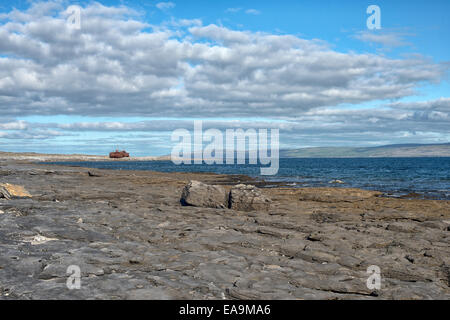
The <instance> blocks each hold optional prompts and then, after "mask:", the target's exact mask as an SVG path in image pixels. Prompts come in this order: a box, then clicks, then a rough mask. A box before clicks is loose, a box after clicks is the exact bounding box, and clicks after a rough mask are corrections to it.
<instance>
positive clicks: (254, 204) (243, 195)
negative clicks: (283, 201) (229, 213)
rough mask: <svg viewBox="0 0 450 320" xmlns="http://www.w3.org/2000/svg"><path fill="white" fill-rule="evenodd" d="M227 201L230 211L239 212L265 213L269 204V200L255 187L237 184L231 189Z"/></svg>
mask: <svg viewBox="0 0 450 320" xmlns="http://www.w3.org/2000/svg"><path fill="white" fill-rule="evenodd" d="M228 201H229V208H230V209H233V210H239V211H258V210H263V211H266V210H268V209H269V208H270V203H271V200H270V199H269V198H267V197H266V196H264V195H263V194H262V193H261V191H260V190H259V189H258V188H257V187H255V186H253V185H245V184H238V185H236V186H234V187H233V188H231V190H230V197H229V200H228Z"/></svg>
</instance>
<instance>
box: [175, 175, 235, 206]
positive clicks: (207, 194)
mask: <svg viewBox="0 0 450 320" xmlns="http://www.w3.org/2000/svg"><path fill="white" fill-rule="evenodd" d="M180 202H181V204H182V205H184V206H195V207H207V208H227V207H228V197H227V192H226V190H225V189H224V188H223V187H221V186H215V185H208V184H205V183H202V182H200V181H196V180H192V181H190V182H189V183H188V184H187V185H186V186H185V187H184V189H183V192H182V193H181V200H180Z"/></svg>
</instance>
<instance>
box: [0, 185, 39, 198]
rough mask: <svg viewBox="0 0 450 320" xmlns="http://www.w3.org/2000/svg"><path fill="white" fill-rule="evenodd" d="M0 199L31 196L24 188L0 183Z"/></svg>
mask: <svg viewBox="0 0 450 320" xmlns="http://www.w3.org/2000/svg"><path fill="white" fill-rule="evenodd" d="M0 198H6V199H13V198H31V194H29V193H28V191H27V190H25V188H24V187H22V186H17V185H14V184H9V183H0Z"/></svg>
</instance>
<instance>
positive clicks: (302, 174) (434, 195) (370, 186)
mask: <svg viewBox="0 0 450 320" xmlns="http://www.w3.org/2000/svg"><path fill="white" fill-rule="evenodd" d="M53 164H62V165H69V166H80V167H88V168H98V169H112V170H152V171H161V172H213V173H219V174H242V175H248V176H251V177H253V178H256V179H259V180H264V181H265V182H266V183H265V184H264V185H265V187H274V186H280V183H281V185H282V186H286V187H295V188H308V187H336V188H361V189H367V190H378V191H382V192H383V193H384V195H385V196H388V197H402V198H421V199H436V200H450V158H448V157H441V158H297V159H292V158H284V159H283V158H282V159H280V161H279V170H278V173H277V174H276V175H273V176H261V175H260V167H261V165H260V164H257V165H253V164H252V165H250V164H243V165H237V164H235V165H226V164H223V165H217V164H214V165H208V164H192V165H189V164H181V165H176V164H174V163H173V162H172V161H101V162H99V161H93V162H90V161H83V162H53Z"/></svg>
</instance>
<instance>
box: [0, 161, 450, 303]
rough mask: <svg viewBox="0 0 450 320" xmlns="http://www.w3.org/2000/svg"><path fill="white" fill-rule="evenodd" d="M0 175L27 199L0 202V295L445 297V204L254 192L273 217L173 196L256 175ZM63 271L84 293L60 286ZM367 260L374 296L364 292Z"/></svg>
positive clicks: (33, 169)
mask: <svg viewBox="0 0 450 320" xmlns="http://www.w3.org/2000/svg"><path fill="white" fill-rule="evenodd" d="M0 172H7V173H8V174H7V175H2V176H1V180H2V181H1V182H5V183H6V182H7V183H12V184H17V185H22V186H24V187H25V188H26V189H27V190H28V191H29V192H30V193H31V194H32V196H33V197H32V198H24V199H22V198H17V199H9V200H8V199H0V299H223V298H225V299H450V287H449V286H450V279H449V274H450V271H449V270H450V269H449V266H450V233H449V230H448V225H449V223H448V221H450V209H449V208H450V205H449V204H450V202H449V201H433V200H402V199H388V198H382V197H368V198H364V199H361V200H357V201H353V200H352V201H340V200H339V199H340V198H339V196H337V195H336V197H335V199H336V200H335V201H331V200H330V201H329V202H325V201H323V200H320V201H314V200H301V201H300V200H299V198H300V194H301V193H302V192H306V191H303V190H301V189H288V188H274V189H267V188H266V189H265V188H260V189H258V192H259V193H261V195H264V196H265V197H267V198H270V199H272V202H271V206H270V208H269V209H268V210H252V211H240V210H233V209H232V210H223V209H222V208H204V207H195V206H182V205H181V204H180V194H181V192H182V190H183V188H184V187H185V185H186V184H187V183H188V182H189V181H190V180H198V181H201V182H203V183H205V184H208V185H210V184H217V183H219V182H220V183H221V184H224V185H228V186H231V185H234V184H236V183H245V184H249V183H252V181H251V180H250V179H249V180H248V181H245V178H244V177H242V176H239V177H237V176H236V177H232V176H220V175H211V174H200V173H199V174H193V173H191V174H188V173H173V174H168V173H158V172H133V171H127V172H124V171H108V170H102V171H100V174H99V177H91V176H89V175H88V173H87V172H88V170H87V169H83V168H75V167H61V166H53V165H37V164H27V163H14V162H1V161H0ZM30 173H33V174H30ZM225 189H226V188H225ZM323 191H324V192H326V190H323ZM320 192H321V191H320V190H317V191H316V193H317V194H318V197H319V198H316V199H320ZM340 192H341V193H343V196H342V197H345V192H346V191H345V189H342V190H341V191H340ZM349 192H350V191H349ZM351 197H356V196H355V194H354V192H351ZM235 199H237V198H235ZM243 199H244V198H243ZM71 265H76V266H78V267H79V268H80V271H81V279H80V280H81V287H80V289H72V290H71V289H69V288H68V287H67V285H66V283H67V280H68V277H69V276H70V274H68V273H67V268H68V267H69V266H71ZM371 265H377V266H379V268H380V270H381V274H380V276H381V289H380V290H372V289H369V288H368V287H367V285H366V282H367V279H368V277H369V274H368V273H367V269H368V267H369V266H371Z"/></svg>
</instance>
